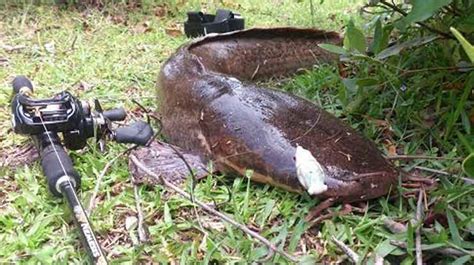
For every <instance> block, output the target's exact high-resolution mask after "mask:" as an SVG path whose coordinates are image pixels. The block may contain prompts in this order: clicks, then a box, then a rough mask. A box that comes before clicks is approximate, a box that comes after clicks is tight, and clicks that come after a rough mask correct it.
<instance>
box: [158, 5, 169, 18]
mask: <svg viewBox="0 0 474 265" xmlns="http://www.w3.org/2000/svg"><path fill="white" fill-rule="evenodd" d="M168 12H169V11H168V6H166V5H159V6H157V7H156V8H155V16H157V17H159V18H162V17H165V16H166V15H168Z"/></svg>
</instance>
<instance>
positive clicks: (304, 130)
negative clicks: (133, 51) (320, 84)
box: [135, 28, 398, 202]
mask: <svg viewBox="0 0 474 265" xmlns="http://www.w3.org/2000/svg"><path fill="white" fill-rule="evenodd" d="M340 42H341V38H340V36H339V34H337V33H334V32H325V31H319V30H311V29H295V28H273V29H249V30H244V31H238V32H232V33H227V34H220V35H213V36H207V37H205V38H202V39H199V40H196V41H194V42H191V43H189V44H186V45H184V46H182V47H180V48H179V49H178V51H177V52H176V53H175V54H174V55H172V56H171V58H169V59H168V60H167V61H166V63H165V64H164V65H163V67H162V70H161V73H160V76H159V82H158V101H159V110H160V113H161V119H162V124H163V131H162V132H163V134H164V136H165V137H166V140H167V141H168V142H169V143H170V144H173V145H175V146H178V147H180V149H181V150H182V151H183V152H185V153H188V154H190V155H188V157H189V159H190V160H192V158H193V157H194V158H196V157H197V158H198V160H199V159H200V160H201V161H202V162H207V161H213V163H214V165H215V167H216V168H217V169H218V170H219V171H221V172H226V173H230V172H232V173H238V174H241V175H243V174H245V171H246V170H248V169H251V170H253V174H252V179H253V180H254V181H257V182H261V183H268V184H270V185H275V186H279V187H282V188H284V189H286V190H290V191H295V192H304V191H305V190H307V191H310V187H307V186H306V185H302V184H305V183H304V182H305V181H304V180H301V176H300V175H299V173H301V172H300V171H299V170H300V169H299V168H297V163H295V162H298V156H297V157H296V160H297V161H295V154H297V150H300V151H301V152H303V153H301V154H302V155H303V157H304V156H306V158H308V155H309V160H308V161H309V162H310V163H309V164H311V163H313V164H316V166H317V167H315V170H309V171H308V172H307V173H308V174H314V173H316V174H319V175H318V176H317V177H318V178H319V179H322V181H323V183H321V184H320V185H321V186H319V187H313V190H314V191H315V192H312V193H311V192H310V194H313V195H314V196H317V197H320V198H332V199H334V200H337V201H342V202H354V201H360V200H368V199H371V198H376V197H379V196H383V195H385V194H387V193H388V192H389V190H390V187H391V185H393V184H395V183H396V182H397V179H398V172H397V170H395V169H394V168H393V167H392V165H391V164H390V163H388V162H387V161H386V160H385V159H384V158H383V156H382V155H381V153H380V151H379V150H378V149H377V148H376V147H375V146H374V144H373V143H372V142H371V141H369V140H367V139H365V138H363V137H362V136H361V135H360V134H359V133H357V132H356V131H355V130H353V129H352V128H351V127H350V126H348V125H346V124H345V123H343V122H342V121H341V120H339V119H337V118H336V117H334V116H333V115H332V114H330V113H328V112H326V111H325V110H324V109H323V108H321V107H319V106H317V105H315V104H313V103H312V102H310V101H308V100H305V99H303V98H300V97H298V96H295V95H292V94H289V93H286V92H284V91H279V90H275V89H270V88H264V87H261V86H258V85H256V84H255V83H254V82H252V81H253V80H262V79H268V78H271V77H281V76H285V75H290V74H293V73H295V72H296V71H298V70H299V69H304V68H310V67H312V66H313V65H315V64H320V63H325V62H334V61H335V60H336V59H337V58H335V56H334V55H332V54H330V53H329V52H327V51H325V50H323V49H321V48H320V47H319V46H318V44H320V43H333V44H338V43H340ZM165 147H166V145H162V144H157V143H154V144H153V145H152V146H151V147H149V148H148V149H147V148H144V149H142V150H139V151H137V152H135V155H136V156H138V157H139V158H141V159H143V160H145V161H146V162H147V164H148V165H149V166H151V167H153V168H154V169H155V170H157V171H159V172H161V174H162V175H164V176H165V177H166V175H167V174H169V175H168V178H170V177H171V178H172V177H173V176H174V175H173V171H174V170H176V171H179V170H178V169H180V170H182V169H183V168H184V167H183V166H182V161H178V162H179V163H181V165H177V164H179V163H178V162H176V160H174V161H172V155H170V154H169V153H168V155H160V152H162V151H163V150H165V149H166V148H165ZM160 150H161V151H160ZM165 153H166V152H165ZM191 154H192V155H191ZM193 155H194V156H193ZM300 160H301V158H300ZM303 160H304V159H303ZM303 160H301V161H303ZM193 161H194V162H193V163H194V164H198V163H197V162H196V163H195V160H193ZM303 162H304V161H303ZM194 164H193V165H194ZM303 166H304V163H303ZM317 169H319V172H318V170H317ZM297 171H298V172H297ZM315 185H317V182H316V184H315ZM314 188H316V189H314Z"/></svg>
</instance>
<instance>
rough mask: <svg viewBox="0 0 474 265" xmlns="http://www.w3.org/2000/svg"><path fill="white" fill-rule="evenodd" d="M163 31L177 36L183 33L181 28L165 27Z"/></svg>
mask: <svg viewBox="0 0 474 265" xmlns="http://www.w3.org/2000/svg"><path fill="white" fill-rule="evenodd" d="M165 32H166V34H168V35H170V36H171V37H179V36H182V35H183V32H181V29H179V28H165Z"/></svg>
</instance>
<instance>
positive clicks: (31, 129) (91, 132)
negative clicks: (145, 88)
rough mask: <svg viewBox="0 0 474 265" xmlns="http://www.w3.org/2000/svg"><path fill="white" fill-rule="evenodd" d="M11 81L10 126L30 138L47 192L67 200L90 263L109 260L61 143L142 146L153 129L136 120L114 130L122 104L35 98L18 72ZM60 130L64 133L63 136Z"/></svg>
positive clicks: (69, 96)
mask: <svg viewBox="0 0 474 265" xmlns="http://www.w3.org/2000/svg"><path fill="white" fill-rule="evenodd" d="M12 85H13V92H14V97H13V100H12V105H11V106H12V109H11V110H12V124H13V130H14V131H15V132H16V133H19V134H23V135H29V136H31V138H32V139H33V141H34V143H35V145H36V148H37V150H38V152H39V154H40V159H41V166H42V169H43V173H44V175H45V177H46V182H47V184H48V187H49V190H50V191H51V193H52V194H53V195H55V196H57V197H63V196H64V197H65V198H66V200H67V202H68V204H69V207H70V208H71V211H72V213H73V217H74V222H75V223H76V225H77V226H78V228H79V232H80V234H81V239H82V242H83V245H84V247H85V248H86V250H87V252H88V254H89V256H90V258H91V261H92V263H94V264H107V261H106V259H105V256H104V254H103V252H102V249H101V247H100V245H99V244H98V242H97V239H96V237H95V235H94V233H93V230H92V227H91V225H90V222H89V219H88V217H87V214H86V213H85V211H84V208H83V207H82V205H81V203H80V201H79V199H78V197H77V194H76V192H75V190H76V189H78V188H79V186H80V182H81V178H80V175H79V173H78V172H77V171H76V170H75V169H74V165H73V163H72V160H71V158H70V157H69V155H68V154H67V152H66V150H65V149H64V147H66V148H68V149H72V150H77V149H81V148H83V147H84V146H85V145H86V143H87V139H88V138H91V137H95V138H96V140H97V141H98V142H99V144H100V147H101V150H103V148H104V145H105V140H114V141H116V142H119V143H133V144H138V145H145V144H146V143H147V142H148V141H149V140H150V139H151V138H152V136H153V130H152V128H151V127H150V125H149V124H148V123H145V122H143V121H137V122H135V123H133V124H131V125H129V126H125V127H121V128H118V129H116V130H113V129H112V127H111V123H112V122H113V121H123V120H125V118H126V113H125V110H124V109H123V108H117V109H112V110H108V111H103V109H102V107H101V106H100V103H99V101H98V100H95V101H94V104H93V108H92V107H91V104H89V103H88V102H86V101H81V100H79V99H77V98H76V97H74V96H73V95H72V94H71V93H69V92H66V91H63V92H60V93H58V94H56V95H54V96H53V97H52V98H49V99H34V98H33V97H32V95H33V85H32V84H31V81H30V80H28V78H26V77H25V76H17V77H16V78H15V79H14V80H13V83H12ZM59 133H60V134H62V136H63V137H62V140H61V138H60V137H59V136H58V134H59Z"/></svg>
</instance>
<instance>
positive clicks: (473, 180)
mask: <svg viewBox="0 0 474 265" xmlns="http://www.w3.org/2000/svg"><path fill="white" fill-rule="evenodd" d="M414 168H416V169H419V170H423V171H427V172H431V173H435V174H439V175H443V176H450V177H453V176H452V175H451V174H449V173H448V172H446V171H442V170H438V169H433V168H429V167H422V166H415V167H414ZM454 178H459V179H461V180H463V181H464V183H466V184H468V185H474V179H468V178H464V177H454Z"/></svg>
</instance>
